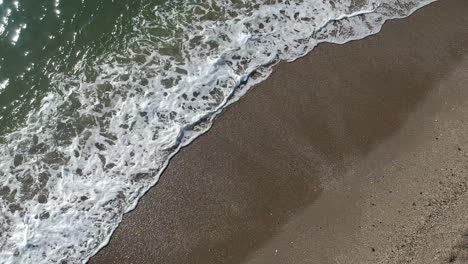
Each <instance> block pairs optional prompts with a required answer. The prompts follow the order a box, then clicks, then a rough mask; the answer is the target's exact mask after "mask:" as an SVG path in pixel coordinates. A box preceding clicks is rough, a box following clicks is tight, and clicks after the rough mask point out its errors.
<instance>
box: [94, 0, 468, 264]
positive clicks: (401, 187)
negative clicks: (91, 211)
mask: <svg viewBox="0 0 468 264" xmlns="http://www.w3.org/2000/svg"><path fill="white" fill-rule="evenodd" d="M467 14H468V2H466V0H442V1H440V2H437V3H435V4H432V5H430V6H428V7H426V8H423V9H421V10H419V11H418V12H416V14H414V15H413V16H411V17H409V18H406V19H403V20H396V21H391V22H389V23H387V24H386V25H385V26H384V28H383V30H382V31H381V32H380V33H379V34H377V35H375V36H372V37H369V38H367V39H365V40H360V41H355V42H352V43H348V44H346V45H333V44H325V45H321V46H319V47H318V48H316V49H315V50H314V51H313V52H312V53H311V54H310V55H308V56H306V57H304V58H302V59H300V60H298V61H296V62H294V63H291V64H286V63H284V64H281V65H279V66H278V67H277V68H276V70H275V72H274V74H273V75H272V76H271V77H270V78H269V79H268V80H267V81H265V82H263V83H262V84H260V85H258V86H257V87H256V88H255V89H253V90H252V91H250V92H249V93H248V94H247V95H246V96H244V97H243V98H242V99H241V100H240V101H239V102H238V103H236V104H234V105H233V106H232V107H230V108H229V109H228V110H227V111H226V112H225V113H224V114H223V115H222V116H221V117H220V118H218V120H216V122H215V124H214V126H213V128H212V129H211V130H210V131H209V132H208V133H206V134H205V135H203V136H202V137H200V138H199V139H197V140H196V141H195V142H194V143H193V144H191V145H190V146H189V147H187V148H185V149H183V150H182V151H181V152H180V153H179V154H178V155H176V157H175V158H174V159H173V160H172V161H171V164H170V166H169V168H168V169H167V170H166V172H165V173H164V175H163V176H162V179H161V181H160V183H159V184H158V185H157V186H156V187H155V188H153V189H152V190H151V191H150V192H149V193H148V194H147V195H146V196H145V197H144V198H143V199H142V201H141V202H140V204H139V206H138V208H137V209H136V210H135V211H133V212H131V213H129V214H128V215H126V216H125V217H124V221H123V222H122V224H121V226H120V227H119V228H118V230H117V231H116V232H115V234H114V236H113V238H112V240H111V242H110V244H109V246H107V247H106V248H104V249H103V250H102V251H101V252H100V253H99V254H98V255H97V256H96V257H94V258H93V259H92V260H91V261H90V263H94V264H101V263H118V264H125V263H135V264H136V263H151V264H153V263H161V264H162V263H164V264H176V263H178V264H179V263H180V264H182V263H184V264H185V263H203V264H209V263H252V264H257V263H265V264H267V263H268V264H272V263H273V264H274V263H298V264H302V263H320V264H321V263H468V206H467V205H468V192H467V186H468V185H467V184H468V136H467V135H468V133H467V132H468V15H467Z"/></svg>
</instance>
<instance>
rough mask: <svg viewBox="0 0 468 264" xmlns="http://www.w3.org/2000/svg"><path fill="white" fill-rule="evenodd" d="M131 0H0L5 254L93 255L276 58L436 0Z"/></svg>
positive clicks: (33, 257) (374, 26)
mask: <svg viewBox="0 0 468 264" xmlns="http://www.w3.org/2000/svg"><path fill="white" fill-rule="evenodd" d="M123 2H124V1H120V2H119V1H113V0H101V1H96V0H94V1H89V0H82V1H81V2H78V1H76V2H73V1H69V2H65V1H60V0H56V1H42V0H25V1H22V2H21V3H20V2H18V1H6V0H3V1H2V0H0V109H1V110H0V184H1V187H0V208H1V210H2V214H1V215H0V263H32V262H36V263H61V262H63V261H66V262H67V263H82V262H85V261H86V260H87V259H88V258H89V257H90V256H92V255H93V254H95V253H96V252H97V250H98V249H99V248H101V247H102V246H104V245H105V244H106V243H107V242H108V239H109V238H110V235H111V234H112V232H113V230H114V229H115V228H116V227H117V225H118V223H119V222H120V220H121V218H122V215H123V213H125V212H128V211H129V210H131V209H132V208H134V206H135V205H136V202H137V200H138V198H140V197H141V195H143V194H144V193H145V192H146V191H147V190H148V189H149V188H150V187H151V186H153V185H154V184H155V183H156V182H157V180H158V178H159V175H160V172H161V171H162V169H163V168H164V167H165V166H166V165H167V162H168V160H169V158H170V157H171V156H172V155H174V154H175V153H177V151H178V150H179V149H180V147H182V146H184V145H186V144H188V143H190V142H191V141H192V140H194V139H195V138H196V137H197V136H198V135H200V134H202V133H203V132H205V131H206V130H207V129H209V127H210V124H211V122H212V120H213V118H214V117H215V116H216V115H217V114H219V113H220V112H221V111H222V109H223V108H224V107H226V106H227V105H228V104H230V103H232V102H234V101H236V100H237V99H238V98H239V97H240V96H242V95H243V94H244V93H245V92H246V91H247V90H248V89H249V88H250V87H252V85H254V84H255V83H258V82H259V81H261V80H263V79H265V78H266V77H267V76H268V75H269V74H270V72H271V67H272V66H273V65H275V64H276V63H278V62H279V61H281V60H286V61H292V60H294V59H297V58H298V57H301V56H303V55H305V54H306V53H308V52H309V51H311V50H312V49H313V48H314V47H315V46H316V45H317V44H319V43H320V42H335V43H345V42H347V41H350V40H354V39H360V38H363V37H365V36H368V35H370V34H374V33H377V32H378V31H379V30H380V27H381V26H382V24H383V23H384V22H385V20H387V19H391V18H398V17H405V16H407V15H409V14H411V13H412V12H413V11H414V10H416V9H418V8H420V7H422V6H424V5H426V4H428V3H430V2H432V0H400V1H396V0H367V1H352V0H336V1H322V0H296V1H271V0H258V1H241V0H236V1H233V0H231V1H228V0H217V1H201V0H190V1H187V0H185V1H184V0H175V1H165V2H163V1H159V2H158V1H150V0H138V1H126V3H123ZM316 66H317V67H320V65H316ZM311 70H313V69H311ZM285 89H287V87H285Z"/></svg>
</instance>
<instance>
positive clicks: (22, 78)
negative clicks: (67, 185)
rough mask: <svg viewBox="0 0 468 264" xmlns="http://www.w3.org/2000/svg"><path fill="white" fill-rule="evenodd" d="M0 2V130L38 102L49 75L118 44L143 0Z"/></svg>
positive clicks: (71, 69)
mask: <svg viewBox="0 0 468 264" xmlns="http://www.w3.org/2000/svg"><path fill="white" fill-rule="evenodd" d="M146 2H148V1H146ZM0 3H1V4H0V133H4V132H6V131H9V130H12V129H14V128H15V127H17V126H18V125H20V124H21V122H22V121H24V117H25V116H26V114H27V113H28V112H29V111H31V110H32V109H34V108H36V107H38V105H39V103H40V100H41V99H42V98H43V96H44V95H45V94H46V93H47V92H48V91H50V89H53V87H51V76H53V75H54V74H57V73H60V74H71V75H72V74H73V72H74V69H75V67H77V65H76V64H77V63H78V62H79V61H81V60H83V59H86V60H92V59H93V58H95V57H98V56H99V55H101V54H103V53H105V52H110V51H112V50H119V49H124V48H125V45H126V43H127V41H128V39H129V38H130V37H131V32H132V27H133V25H132V20H133V18H134V17H136V16H138V15H139V13H140V12H141V10H142V8H143V7H144V6H143V4H145V3H143V1H142V0H129V1H120V0H62V1H54V0H21V1H13V0H3V1H2V0H0ZM155 4H158V2H157V1H152V2H151V3H146V5H155ZM18 30H20V31H19V32H18Z"/></svg>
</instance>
